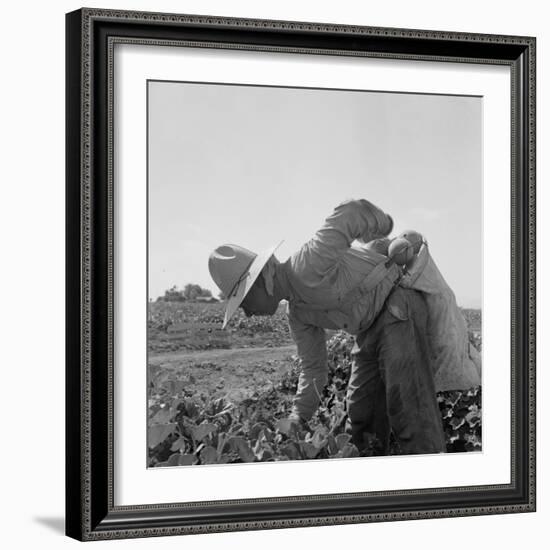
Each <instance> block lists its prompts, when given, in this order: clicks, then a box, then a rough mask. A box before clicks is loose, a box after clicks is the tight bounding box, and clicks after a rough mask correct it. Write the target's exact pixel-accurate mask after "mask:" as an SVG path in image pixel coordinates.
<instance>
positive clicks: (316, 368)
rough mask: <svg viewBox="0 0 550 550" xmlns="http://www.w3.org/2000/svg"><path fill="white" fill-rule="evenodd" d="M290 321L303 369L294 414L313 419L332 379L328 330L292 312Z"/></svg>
mask: <svg viewBox="0 0 550 550" xmlns="http://www.w3.org/2000/svg"><path fill="white" fill-rule="evenodd" d="M289 324H290V330H291V333H292V337H293V338H294V341H295V342H296V347H297V351H298V357H299V359H300V369H301V370H300V375H299V378H298V388H297V390H296V395H295V397H294V402H293V407H292V413H293V414H295V415H298V416H300V417H301V418H302V419H304V420H309V419H310V418H311V417H312V415H313V413H314V412H315V411H316V410H317V407H318V406H319V402H320V398H321V395H322V393H323V390H324V387H325V385H326V383H327V381H328V364H327V346H326V340H325V330H324V329H323V328H320V327H316V326H313V325H307V324H305V323H302V322H301V321H300V320H298V319H297V318H296V317H294V316H293V315H292V314H290V315H289Z"/></svg>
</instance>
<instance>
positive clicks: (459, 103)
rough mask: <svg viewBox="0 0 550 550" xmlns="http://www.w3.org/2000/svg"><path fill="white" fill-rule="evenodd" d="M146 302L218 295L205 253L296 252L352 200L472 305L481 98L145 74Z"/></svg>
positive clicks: (477, 258)
mask: <svg viewBox="0 0 550 550" xmlns="http://www.w3.org/2000/svg"><path fill="white" fill-rule="evenodd" d="M148 86H149V89H148V91H149V103H148V107H149V114H148V116H149V136H148V138H149V139H148V145H149V180H148V181H149V297H150V298H153V299H155V298H156V297H157V296H159V295H161V294H164V291H165V290H166V289H167V288H169V287H171V286H173V285H177V286H179V287H180V288H183V286H184V285H185V284H186V283H189V282H192V283H198V284H200V285H201V286H203V287H206V288H210V289H211V290H212V292H213V294H214V295H217V293H218V289H217V287H216V286H215V284H214V282H213V281H212V280H211V278H210V274H209V272H208V265H207V264H208V256H209V254H210V252H211V251H212V250H213V249H214V248H215V247H216V246H218V245H220V244H223V243H235V244H239V245H241V246H245V247H247V248H249V249H251V250H254V251H259V250H261V249H263V248H267V247H270V246H272V245H273V244H275V243H277V242H279V241H280V240H282V239H284V241H285V242H284V243H283V245H282V246H281V247H280V248H279V250H278V252H277V254H276V255H277V257H278V258H279V259H280V260H285V259H286V258H287V257H288V256H289V255H291V254H292V253H293V252H295V251H296V250H298V249H299V247H300V246H301V245H302V244H303V243H304V242H306V241H307V240H308V239H310V238H311V236H312V235H313V234H314V233H315V231H316V230H317V229H318V228H319V227H321V225H322V223H323V221H324V219H325V218H326V217H327V216H329V215H330V214H331V212H332V210H333V208H334V207H335V206H336V205H338V204H339V203H340V202H342V201H343V200H345V199H348V198H365V199H368V200H370V201H371V202H373V203H375V204H376V205H378V206H380V207H381V208H382V209H383V210H385V211H386V212H388V213H389V214H390V215H391V216H392V217H393V219H394V222H395V228H394V234H395V235H397V234H399V233H400V232H401V231H403V230H405V229H416V230H417V231H420V232H421V233H423V234H424V235H425V237H426V239H427V240H428V243H429V246H430V251H431V254H432V257H433V258H434V260H435V262H436V263H437V265H438V267H439V269H440V271H441V272H442V274H443V276H444V277H445V279H446V280H447V282H448V283H449V285H450V286H451V288H453V290H454V292H455V294H456V296H457V301H458V303H459V305H461V306H464V307H480V306H481V293H482V288H481V281H482V271H481V269H482V238H481V236H482V234H481V231H482V202H481V199H482V164H481V162H482V150H481V139H482V126H481V124H482V111H481V110H482V99H481V98H479V97H464V96H436V95H424V94H399V93H387V92H378V91H377V92H372V91H342V90H319V89H303V88H301V89H296V88H280V87H264V86H235V85H222V84H197V83H178V82H157V81H154V82H149V83H148Z"/></svg>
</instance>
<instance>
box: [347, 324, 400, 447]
mask: <svg viewBox="0 0 550 550" xmlns="http://www.w3.org/2000/svg"><path fill="white" fill-rule="evenodd" d="M373 336H374V333H373V332H371V333H368V334H364V335H361V336H358V338H357V341H356V344H355V346H354V348H353V350H352V352H351V353H352V360H353V362H352V366H351V374H350V380H349V384H348V390H347V396H346V397H347V408H348V416H349V419H350V422H351V433H352V441H353V443H354V444H355V446H356V447H357V448H358V449H359V450H360V451H363V450H365V449H367V448H368V447H369V446H370V445H369V438H371V437H372V436H376V438H377V440H378V449H376V448H375V449H372V448H371V449H370V450H372V451H377V454H387V453H388V446H389V435H390V425H389V421H388V415H387V412H386V392H385V388H384V382H383V380H382V378H381V376H380V369H379V365H378V357H377V354H376V346H375V339H374V338H373Z"/></svg>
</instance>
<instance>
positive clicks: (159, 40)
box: [66, 8, 536, 540]
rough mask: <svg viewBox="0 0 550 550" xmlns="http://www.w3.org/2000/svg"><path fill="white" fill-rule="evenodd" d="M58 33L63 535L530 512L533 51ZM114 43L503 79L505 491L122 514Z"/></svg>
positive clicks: (216, 31)
mask: <svg viewBox="0 0 550 550" xmlns="http://www.w3.org/2000/svg"><path fill="white" fill-rule="evenodd" d="M66 31H67V34H66V75H67V79H66V113H67V126H66V168H67V170H66V209H67V210H66V213H67V217H66V220H67V221H66V223H67V240H66V266H67V267H66V300H67V311H66V336H67V347H66V434H67V435H66V533H67V535H68V536H70V537H73V538H76V539H79V540H103V539H115V538H131V537H146V536H161V535H180V534H197V533H209V532H220V531H235V530H252V529H275V528H285V527H301V526H316V525H336V524H345V523H359V522H376V521H393V520H405V519H420V518H441V517H453V516H465V515H483V514H499V513H514V512H530V511H534V510H535V506H536V492H535V411H536V404H535V322H536V321H535V237H536V235H535V143H536V141H535V99H536V93H535V84H536V82H535V38H532V37H522V36H497V35H483V34H464V33H453V32H444V31H427V30H407V29H393V28H377V27H355V26H342V25H328V24H317V23H306V22H288V21H269V20H256V19H233V18H225V17H223V18H221V17H211V16H199V15H177V14H162V13H145V12H126V11H116V10H103V9H87V8H85V9H81V10H78V11H75V12H71V13H69V14H67V16H66ZM117 44H135V45H140V46H148V47H151V48H162V47H164V46H175V47H184V48H185V47H194V48H206V49H210V50H213V51H218V50H219V51H221V50H239V51H242V50H247V51H254V52H265V54H266V55H267V54H268V53H274V52H279V53H280V52H284V53H288V54H300V55H303V54H305V55H316V56H332V57H334V58H338V59H344V60H345V59H346V58H349V57H354V58H356V57H364V58H372V59H386V60H400V61H403V62H406V63H412V64H414V63H415V62H422V61H428V62H434V63H456V64H457V65H460V64H475V65H476V66H479V67H484V66H505V67H507V68H509V71H510V81H509V85H510V88H509V91H510V101H511V104H510V113H509V115H510V119H509V126H510V135H511V143H510V150H511V164H510V167H509V174H510V178H509V182H510V185H509V190H510V200H511V212H510V220H511V222H510V223H511V235H510V242H511V248H510V258H509V260H510V261H509V264H510V272H511V288H510V300H511V302H510V303H511V309H510V319H511V323H510V326H511V334H510V343H511V344H510V346H511V347H510V349H511V354H510V372H511V377H510V391H511V393H510V411H509V415H508V411H506V415H505V416H506V419H508V418H509V421H510V434H511V436H510V449H509V451H510V464H509V466H510V479H509V482H508V483H497V484H494V483H491V484H472V485H464V486H449V487H430V486H428V487H421V488H414V489H407V488H401V489H392V490H384V491H367V492H365V491H360V492H339V493H334V492H332V493H322V492H319V493H318V494H307V495H299V496H296V495H289V496H276V497H275V496H271V497H265V498H244V499H243V498H235V499H223V500H204V501H192V502H189V501H188V502H186V496H185V492H184V491H182V495H181V502H168V503H167V502H141V503H138V504H132V505H117V504H116V499H115V495H114V492H115V482H116V480H115V477H116V462H117V457H116V456H115V452H114V447H115V444H114V442H115V439H116V438H117V430H116V425H115V419H114V413H113V411H114V409H115V406H114V401H115V399H116V391H115V389H114V381H115V379H116V373H117V370H116V369H117V362H116V352H115V347H116V344H117V324H116V312H115V311H114V294H115V293H116V288H117V287H116V284H115V282H114V281H115V279H116V273H115V271H116V270H115V268H114V265H115V259H116V255H117V254H118V253H119V250H118V249H117V248H116V246H115V235H114V226H115V217H116V216H117V207H118V206H119V205H117V204H115V201H114V195H115V193H114V189H115V187H116V185H117V182H116V170H115V166H116V158H115V157H116V151H115V150H114V147H113V141H114V131H115V128H116V124H117V121H116V114H115V111H114V100H113V94H114V82H115V80H116V78H117V76H116V71H117V70H118V67H117V66H116V64H115V63H114V50H115V48H116V45H117ZM143 345H145V344H143ZM167 473H169V472H167Z"/></svg>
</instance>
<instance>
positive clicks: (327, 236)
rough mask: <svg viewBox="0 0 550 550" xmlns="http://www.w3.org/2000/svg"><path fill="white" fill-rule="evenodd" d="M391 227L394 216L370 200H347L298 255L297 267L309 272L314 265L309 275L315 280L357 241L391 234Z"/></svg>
mask: <svg viewBox="0 0 550 550" xmlns="http://www.w3.org/2000/svg"><path fill="white" fill-rule="evenodd" d="M392 229H393V220H392V218H391V217H390V216H389V215H388V214H386V213H385V212H383V211H382V210H381V209H380V208H378V207H377V206H375V205H374V204H372V203H371V202H369V201H367V200H365V199H359V200H348V201H345V202H343V203H341V204H339V205H338V206H337V207H336V208H335V209H334V212H333V213H332V214H331V215H330V216H329V217H328V218H327V219H326V220H325V223H324V224H323V226H322V227H321V228H320V229H319V230H318V231H317V233H315V235H314V237H313V238H312V239H311V240H310V241H308V242H307V243H306V244H305V245H304V246H303V247H302V248H301V249H300V251H299V252H298V253H297V254H296V256H295V258H294V263H295V268H297V270H298V271H300V266H303V267H304V268H305V269H307V270H308V271H309V270H311V268H314V271H315V273H314V274H310V273H308V274H307V275H308V276H309V277H311V276H313V279H314V280H315V279H317V278H322V277H325V276H326V275H327V272H328V271H329V270H330V269H332V268H333V267H334V265H335V263H336V262H338V260H339V259H340V258H341V257H342V256H343V255H344V254H345V253H346V252H347V250H348V249H349V248H350V246H351V243H352V242H353V241H354V240H356V239H360V240H362V241H363V242H369V241H372V240H373V239H379V238H381V237H385V236H387V235H389V233H390V232H391V231H392ZM303 275H305V273H304V274H303ZM309 277H308V278H309ZM312 282H313V281H312ZM306 283H307V281H306Z"/></svg>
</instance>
